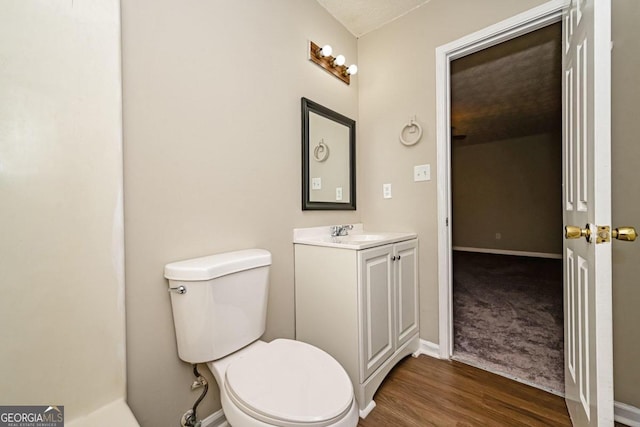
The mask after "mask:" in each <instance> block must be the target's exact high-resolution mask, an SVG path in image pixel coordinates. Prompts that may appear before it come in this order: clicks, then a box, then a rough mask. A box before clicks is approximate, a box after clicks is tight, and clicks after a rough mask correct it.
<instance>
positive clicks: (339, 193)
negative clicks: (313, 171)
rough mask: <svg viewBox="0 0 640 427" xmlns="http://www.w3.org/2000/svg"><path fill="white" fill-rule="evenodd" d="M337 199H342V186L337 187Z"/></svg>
mask: <svg viewBox="0 0 640 427" xmlns="http://www.w3.org/2000/svg"><path fill="white" fill-rule="evenodd" d="M336 200H337V201H340V200H342V187H336Z"/></svg>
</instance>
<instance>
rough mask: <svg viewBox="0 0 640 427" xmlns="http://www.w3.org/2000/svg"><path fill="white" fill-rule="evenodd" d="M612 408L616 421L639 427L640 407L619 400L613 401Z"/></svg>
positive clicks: (630, 426) (631, 426)
mask: <svg viewBox="0 0 640 427" xmlns="http://www.w3.org/2000/svg"><path fill="white" fill-rule="evenodd" d="M613 408H614V414H615V415H614V418H615V420H616V421H617V422H619V423H622V424H625V425H628V426H629V427H640V408H636V407H635V406H631V405H627V404H626V403H620V402H615V403H614V405H613Z"/></svg>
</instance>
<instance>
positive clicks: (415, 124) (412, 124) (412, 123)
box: [400, 117, 422, 146]
mask: <svg viewBox="0 0 640 427" xmlns="http://www.w3.org/2000/svg"><path fill="white" fill-rule="evenodd" d="M413 127H415V128H417V129H418V136H416V139H415V140H413V141H407V140H406V139H404V138H403V136H402V134H403V133H404V130H405V129H407V128H413ZM420 138H422V126H420V123H418V122H417V121H416V118H415V117H413V118H412V119H411V120H410V121H409V123H407V124H406V125H404V126H403V127H402V129H401V130H400V142H401V143H402V144H403V145H406V146H411V145H415V144H417V143H418V141H420Z"/></svg>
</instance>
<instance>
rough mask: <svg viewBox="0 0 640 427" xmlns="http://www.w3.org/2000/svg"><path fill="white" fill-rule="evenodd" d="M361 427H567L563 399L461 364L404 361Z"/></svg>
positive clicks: (380, 391) (425, 358) (423, 359)
mask: <svg viewBox="0 0 640 427" xmlns="http://www.w3.org/2000/svg"><path fill="white" fill-rule="evenodd" d="M374 400H375V402H376V405H377V406H376V408H375V409H374V410H373V411H372V412H371V414H369V416H368V417H367V418H366V419H364V420H362V419H361V420H360V422H359V423H358V426H360V427H381V426H398V427H400V426H420V427H424V426H571V421H570V419H569V415H568V413H567V409H566V406H565V403H564V399H563V398H561V397H559V396H556V395H553V394H550V393H547V392H544V391H542V390H539V389H537V388H534V387H530V386H527V385H524V384H521V383H518V382H516V381H512V380H510V379H507V378H504V377H501V376H499V375H495V374H492V373H490V372H487V371H483V370H481V369H477V368H474V367H471V366H468V365H465V364H463V363H460V362H455V361H444V360H439V359H434V358H432V357H429V356H420V357H418V358H413V357H407V358H405V359H404V360H403V361H402V362H400V363H399V364H398V365H397V366H396V367H395V368H394V370H393V371H392V372H391V373H390V374H389V375H388V376H387V378H386V380H385V381H384V383H383V384H382V386H381V387H380V388H379V389H378V392H377V394H376V395H375V397H374Z"/></svg>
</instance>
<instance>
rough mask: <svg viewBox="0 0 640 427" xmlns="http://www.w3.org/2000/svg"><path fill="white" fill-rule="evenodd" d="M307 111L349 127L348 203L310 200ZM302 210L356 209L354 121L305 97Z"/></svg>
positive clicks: (303, 103) (303, 106) (303, 111)
mask: <svg viewBox="0 0 640 427" xmlns="http://www.w3.org/2000/svg"><path fill="white" fill-rule="evenodd" d="M309 112H314V113H316V114H319V115H321V116H323V117H325V118H327V119H329V120H333V121H334V122H338V123H340V124H343V125H345V126H347V127H348V128H349V169H350V170H349V195H350V198H349V203H337V202H312V201H311V200H310V197H311V194H310V193H309V155H310V148H309ZM302 210H303V211H311V210H318V211H320V210H325V211H328V210H331V211H334V210H344V211H354V210H356V122H355V120H352V119H350V118H348V117H346V116H343V115H342V114H340V113H336V112H335V111H333V110H330V109H328V108H327V107H324V106H322V105H320V104H318V103H316V102H313V101H311V100H310V99H307V98H302Z"/></svg>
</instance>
